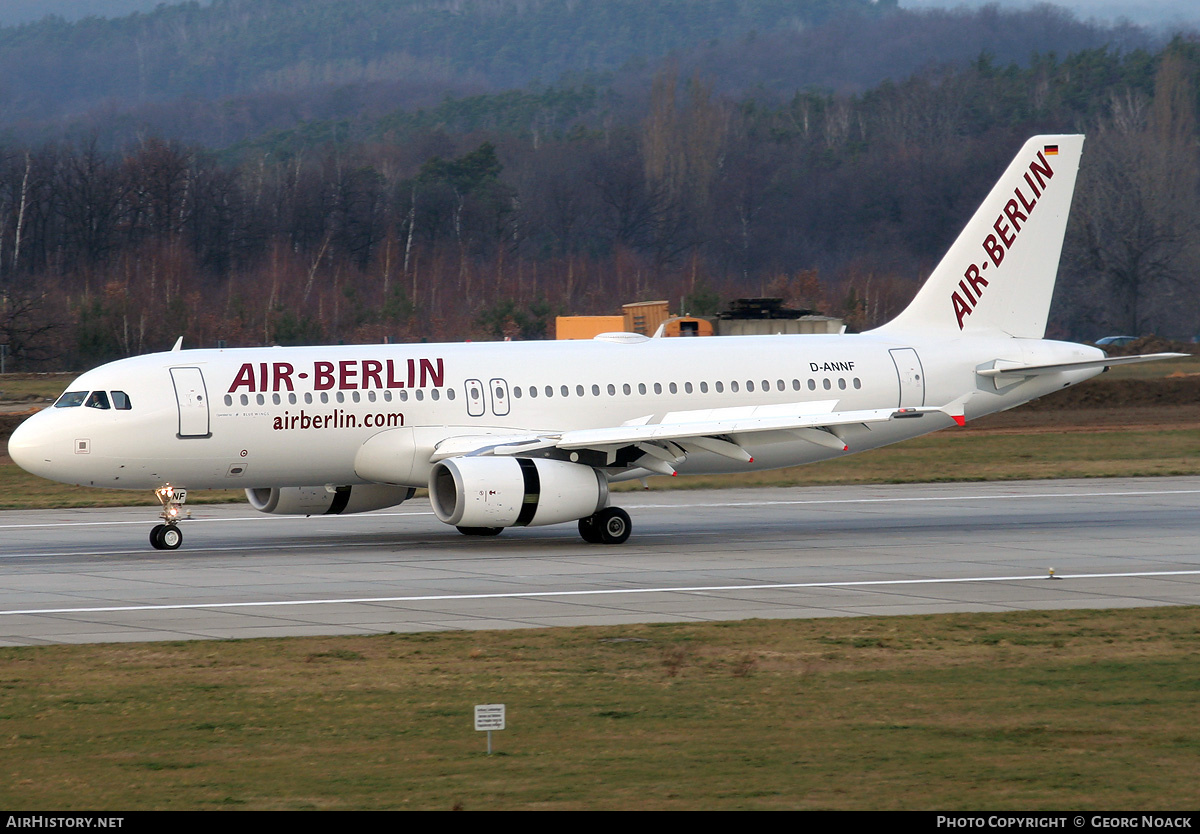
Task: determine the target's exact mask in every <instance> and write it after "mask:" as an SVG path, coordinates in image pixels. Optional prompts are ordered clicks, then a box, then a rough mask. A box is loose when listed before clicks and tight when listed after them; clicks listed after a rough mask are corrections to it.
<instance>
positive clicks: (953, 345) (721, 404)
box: [9, 136, 1175, 549]
mask: <svg viewBox="0 0 1200 834" xmlns="http://www.w3.org/2000/svg"><path fill="white" fill-rule="evenodd" d="M1082 149H1083V137H1082V136H1038V137H1035V138H1033V139H1031V140H1029V141H1028V142H1026V143H1025V146H1024V147H1023V148H1021V150H1020V152H1019V153H1018V154H1017V156H1016V158H1015V159H1014V160H1013V162H1012V164H1010V165H1009V167H1008V169H1007V170H1006V171H1005V172H1004V175H1003V176H1002V177H1001V178H1000V180H999V182H998V183H997V184H996V186H995V187H994V188H993V189H992V191H991V193H990V194H989V195H988V196H987V199H985V200H984V202H983V205H982V206H981V207H980V208H979V210H978V211H977V212H976V213H975V215H974V216H973V217H971V218H970V220H969V221H968V222H967V224H966V228H965V229H964V230H963V232H962V234H961V235H959V237H958V239H957V240H956V241H955V243H954V245H953V246H952V247H951V248H950V251H949V252H948V253H947V255H946V257H945V258H944V259H943V260H942V262H941V263H940V264H939V265H938V267H937V269H935V270H934V272H933V274H932V275H931V276H930V277H929V280H928V281H927V282H926V283H925V285H924V286H923V287H922V288H921V290H920V291H919V293H918V294H917V296H916V298H915V299H914V300H913V301H912V303H911V304H910V305H909V306H908V308H907V309H905V310H904V312H903V313H901V314H900V316H899V317H897V318H896V319H895V320H894V321H892V322H890V323H888V324H886V325H884V326H883V327H880V328H878V329H876V330H872V331H870V332H867V333H862V334H856V335H811V336H783V335H777V336H746V337H719V338H707V339H679V338H647V337H644V336H639V335H635V334H629V333H614V334H606V335H602V336H599V337H597V338H596V339H594V340H591V341H575V342H524V343H521V342H504V343H476V344H442V345H425V344H422V345H375V346H341V347H305V348H281V347H275V348H246V349H234V350H180V349H179V344H178V343H177V344H176V348H175V350H172V351H170V352H167V353H156V354H152V355H148V356H138V357H134V358H131V359H123V360H121V361H118V362H113V363H111V364H108V365H104V366H103V367H100V368H97V369H95V370H93V371H89V372H87V373H85V374H83V375H82V376H80V377H79V378H78V379H77V380H76V381H75V382H74V383H72V384H71V386H70V388H69V390H68V391H67V392H66V393H64V394H63V395H62V396H61V397H60V398H59V399H58V401H57V402H56V403H55V404H54V407H53V408H48V409H46V410H45V411H43V412H41V413H39V414H36V415H34V416H33V417H31V418H29V420H27V421H26V422H25V423H23V424H22V425H21V426H20V427H18V428H17V430H16V431H15V432H14V433H13V436H12V439H11V441H10V443H9V453H10V454H11V456H12V458H13V460H15V461H16V462H17V463H18V464H20V466H21V467H23V468H24V469H26V470H28V471H30V472H32V473H35V474H37V475H41V476H42V477H45V478H50V479H53V480H57V481H63V482H66V483H71V484H82V485H85V486H94V487H112V488H117V489H146V490H155V491H156V492H157V494H158V495H159V498H160V500H161V501H162V502H163V506H164V509H163V512H162V518H163V522H164V523H161V524H158V525H157V526H155V527H154V529H153V531H152V533H151V535H150V541H151V543H152V544H153V545H154V546H155V547H156V548H160V549H162V548H167V549H173V548H176V547H179V545H180V543H181V542H182V540H183V537H182V533H181V532H180V530H179V526H178V521H179V516H178V510H179V505H180V503H182V501H183V500H184V498H185V495H186V489H187V488H205V489H209V488H230V487H236V488H245V489H246V495H247V497H248V498H249V500H250V503H251V505H252V506H253V507H254V508H255V509H257V510H261V511H262V512H265V513H293V514H305V515H311V514H320V513H352V512H363V511H367V510H374V509H380V508H383V507H389V506H393V505H396V504H399V503H400V502H402V501H404V500H406V499H408V498H410V497H412V495H413V492H414V490H415V488H416V487H424V486H428V487H429V494H430V499H431V502H432V504H433V509H434V512H435V514H436V515H437V517H438V519H440V520H441V521H443V522H445V523H446V524H451V525H454V526H456V527H457V528H458V529H459V530H460V531H461V532H462V533H465V534H468V535H491V534H495V533H498V532H500V531H501V530H502V529H503V528H505V527H513V526H526V525H529V526H534V525H542V524H558V523H561V522H568V521H578V523H579V532H580V534H581V535H582V536H583V538H584V539H585V540H587V541H588V542H603V543H610V544H617V543H621V542H624V541H625V540H626V539H627V538H628V536H629V532H630V520H629V516H628V514H627V513H625V512H624V511H623V510H621V509H619V508H617V507H613V506H611V505H610V495H609V489H608V485H609V484H610V483H612V482H613V481H620V480H625V479H634V478H644V477H646V476H649V475H656V474H661V475H674V474H676V473H679V474H688V473H717V472H746V471H750V470H756V469H771V468H776V467H783V466H794V465H796V464H801V463H809V462H812V461H819V460H826V459H828V458H835V457H840V456H842V455H846V454H849V453H851V452H858V451H863V450H866V449H873V448H876V447H878V446H883V445H886V444H888V443H895V442H897V441H900V440H906V439H908V438H911V437H916V436H918V435H922V434H926V433H928V432H931V431H935V430H937V429H940V428H944V427H948V426H952V425H954V424H955V423H957V424H959V425H962V424H963V423H964V421H965V420H967V419H972V418H976V417H979V416H982V415H984V414H990V413H992V412H996V411H1002V410H1004V409H1007V408H1012V407H1013V406H1016V405H1020V404H1021V403H1024V402H1028V401H1029V400H1032V399H1034V398H1036V397H1041V396H1043V395H1045V394H1049V393H1051V392H1053V391H1056V390H1058V389H1059V388H1064V387H1066V386H1068V385H1073V384H1075V383H1077V382H1081V381H1083V380H1085V379H1088V378H1089V377H1092V376H1094V375H1096V374H1098V373H1100V372H1101V371H1103V370H1104V369H1105V368H1106V367H1108V366H1110V365H1115V364H1122V363H1126V362H1138V361H1146V360H1149V359H1155V358H1163V357H1166V356H1169V355H1175V354H1154V355H1148V356H1137V357H1123V358H1119V359H1110V358H1106V357H1105V355H1104V353H1103V351H1100V350H1098V349H1097V348H1093V347H1087V346H1084V345H1077V344H1071V343H1066V342H1055V341H1046V340H1044V339H1043V338H1042V337H1043V336H1044V335H1045V330H1046V318H1047V315H1048V313H1049V308H1050V296H1051V293H1052V291H1053V288H1054V280H1055V275H1056V273H1057V270H1058V260H1059V254H1060V252H1061V249H1062V242H1063V235H1064V233H1065V230H1066V225H1067V213H1068V210H1069V209H1070V205H1071V197H1072V193H1073V191H1074V187H1075V175H1076V172H1077V170H1078V167H1079V160H1080V155H1081V153H1082Z"/></svg>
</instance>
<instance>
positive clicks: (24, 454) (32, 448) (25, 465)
mask: <svg viewBox="0 0 1200 834" xmlns="http://www.w3.org/2000/svg"><path fill="white" fill-rule="evenodd" d="M48 422H49V421H48V420H46V415H44V414H34V415H33V416H32V417H30V418H29V419H27V420H26V421H25V422H24V423H21V425H19V426H17V427H16V429H14V430H13V433H12V436H11V437H9V439H8V456H9V457H11V458H12V459H13V462H14V463H16V464H17V466H19V467H21V468H22V469H24V470H25V471H26V472H30V473H32V474H34V475H40V476H42V477H44V478H46V477H50V476H49V475H47V474H46V473H47V472H48V471H49V468H50V467H51V466H52V465H53V462H54V457H55V450H54V440H55V437H54V435H55V432H54V431H53V430H52V429H53V427H52V426H50V425H48Z"/></svg>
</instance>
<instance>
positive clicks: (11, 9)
mask: <svg viewBox="0 0 1200 834" xmlns="http://www.w3.org/2000/svg"><path fill="white" fill-rule="evenodd" d="M160 2H162V0H0V24H12V23H22V22H25V21H29V20H37V19H38V18H41V17H44V16H45V15H48V14H57V15H61V16H62V17H65V18H67V19H68V20H77V19H79V18H81V17H87V16H88V15H97V16H100V17H119V16H121V15H126V14H129V13H130V12H133V11H146V10H148V9H153V8H154V7H155V6H157V5H158V4H159V3H160ZM201 2H202V3H203V4H207V3H208V2H209V0H201ZM985 2H988V0H900V5H901V6H902V7H904V8H914V9H916V8H929V7H942V8H946V7H954V6H960V5H967V6H982V5H984V3H985ZM991 2H997V3H998V4H999V5H1000V6H1002V7H1004V8H1021V7H1024V6H1031V5H1034V3H1033V0H991ZM1054 5H1056V6H1065V7H1066V8H1068V9H1071V10H1072V11H1073V12H1075V13H1076V15H1078V16H1079V17H1080V18H1082V19H1084V20H1087V19H1089V18H1093V17H1094V18H1097V19H1099V20H1107V21H1114V20H1117V19H1119V18H1122V17H1125V18H1128V19H1129V20H1131V21H1133V22H1134V23H1140V24H1143V25H1148V26H1155V27H1158V26H1168V27H1170V28H1178V27H1180V26H1181V25H1182V26H1186V27H1188V28H1191V29H1198V28H1200V6H1198V4H1197V3H1196V0H1058V2H1056V3H1055V4H1054Z"/></svg>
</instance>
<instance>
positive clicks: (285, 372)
mask: <svg viewBox="0 0 1200 834" xmlns="http://www.w3.org/2000/svg"><path fill="white" fill-rule="evenodd" d="M271 368H272V370H273V371H274V376H275V379H274V380H273V381H272V383H271V390H272V391H282V390H283V388H281V387H280V386H281V385H286V386H287V390H289V391H295V390H296V389H295V388H293V387H292V371H293V370H295V369H294V368H293V367H292V366H291V363H289V362H276V363H275V364H274V365H272V366H271Z"/></svg>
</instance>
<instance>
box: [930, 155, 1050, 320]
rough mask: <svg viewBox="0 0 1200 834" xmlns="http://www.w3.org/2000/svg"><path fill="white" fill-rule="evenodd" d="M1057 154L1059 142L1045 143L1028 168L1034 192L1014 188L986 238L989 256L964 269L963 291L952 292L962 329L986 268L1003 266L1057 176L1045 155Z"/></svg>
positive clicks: (1027, 176)
mask: <svg viewBox="0 0 1200 834" xmlns="http://www.w3.org/2000/svg"><path fill="white" fill-rule="evenodd" d="M1057 155H1058V145H1046V146H1045V147H1044V148H1043V149H1042V150H1041V151H1039V152H1038V155H1037V159H1035V160H1034V161H1033V162H1030V163H1029V170H1028V171H1026V172H1025V175H1024V179H1025V184H1026V185H1027V186H1029V190H1030V192H1032V196H1027V195H1026V194H1025V192H1023V191H1022V190H1021V187H1020V186H1017V187H1016V188H1014V189H1013V198H1012V199H1011V200H1009V201H1008V202H1007V203H1005V204H1004V213H1003V214H999V215H997V216H996V220H995V222H994V223H992V229H993V230H995V232H996V233H995V234H994V235H988V236H987V237H985V238H984V239H983V244H982V245H983V251H984V252H985V253H987V258H985V259H983V260H981V261H980V262H979V264H978V265H976V264H971V265H970V266H968V267H967V269H966V271H965V272H964V273H963V280H961V281H959V282H958V289H959V290H961V292H958V291H955V292H954V293H952V294H951V295H950V302H951V303H952V304H953V305H954V315H955V316H956V317H957V318H958V329H959V330H962V329H963V319H964V318H966V317H967V316H969V315H971V312H972V311H973V310H974V309H975V308H976V307H977V306H979V302H980V300H981V299H982V298H983V290H984V287H986V286H987V285H988V282H987V280H986V279H985V278H984V277H983V271H984V270H986V269H987V268H988V264H989V262H990V263H991V265H993V266H1000V264H1001V262H1003V260H1004V254H1005V253H1006V252H1007V251H1008V250H1009V249H1011V248H1012V245H1013V243H1014V242H1016V239H1017V235H1018V234H1020V232H1021V226H1022V224H1024V223H1026V222H1028V221H1029V215H1031V214H1032V213H1033V209H1034V206H1036V205H1037V203H1038V197H1041V196H1042V192H1043V191H1044V190H1045V189H1046V183H1047V182H1048V181H1049V180H1050V179H1052V178H1053V177H1054V169H1052V168H1051V167H1050V163H1049V162H1047V161H1046V157H1048V156H1057Z"/></svg>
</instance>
